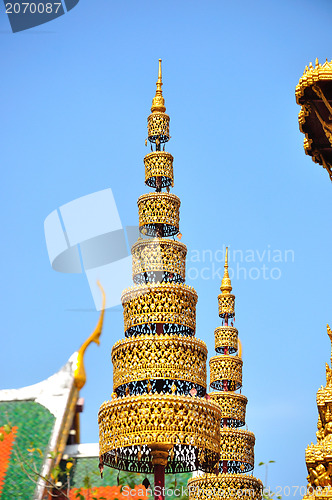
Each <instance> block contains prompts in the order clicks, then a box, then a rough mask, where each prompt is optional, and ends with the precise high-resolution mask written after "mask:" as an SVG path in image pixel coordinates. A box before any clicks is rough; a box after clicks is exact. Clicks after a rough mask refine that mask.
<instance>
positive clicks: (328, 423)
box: [304, 325, 332, 498]
mask: <svg viewBox="0 0 332 500" xmlns="http://www.w3.org/2000/svg"><path fill="white" fill-rule="evenodd" d="M327 334H328V336H329V337H330V340H331V343H332V332H331V330H330V327H329V325H327ZM331 363H332V353H331ZM317 408H318V413H319V417H318V423H317V432H316V437H317V444H313V443H311V445H309V446H308V447H307V449H306V451H305V461H306V465H307V469H308V477H307V479H308V483H309V485H310V486H311V487H313V488H316V487H326V486H332V460H331V458H332V369H331V368H330V367H329V365H328V364H326V386H325V387H323V386H321V387H320V388H319V389H318V391H317ZM317 496H319V495H317ZM317 496H316V495H314V497H315V498H316V497H317ZM330 496H331V493H330ZM304 498H309V497H304Z"/></svg>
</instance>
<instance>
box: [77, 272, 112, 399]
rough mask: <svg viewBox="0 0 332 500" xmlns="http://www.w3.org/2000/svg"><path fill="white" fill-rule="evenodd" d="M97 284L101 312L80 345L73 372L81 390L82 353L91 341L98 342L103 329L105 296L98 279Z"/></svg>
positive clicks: (83, 369)
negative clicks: (88, 334)
mask: <svg viewBox="0 0 332 500" xmlns="http://www.w3.org/2000/svg"><path fill="white" fill-rule="evenodd" d="M97 285H98V286H99V288H100V290H101V293H102V307H101V313H100V316H99V321H98V323H97V326H96V328H95V329H94V331H93V332H92V334H91V335H90V337H89V338H88V339H87V340H86V341H85V342H84V343H83V344H82V345H81V347H80V348H79V351H78V355H77V365H76V369H75V372H74V380H75V386H76V387H77V389H78V390H81V389H82V388H83V387H84V385H85V382H86V373H85V368H84V354H85V351H86V350H87V348H88V347H89V345H90V344H91V343H92V342H95V343H96V344H97V345H99V344H100V341H99V337H100V335H101V332H102V329H103V322H104V313H105V303H106V297H105V292H104V289H103V287H102V286H101V284H100V283H99V281H97Z"/></svg>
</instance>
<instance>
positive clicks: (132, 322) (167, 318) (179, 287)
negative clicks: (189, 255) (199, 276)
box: [121, 283, 197, 331]
mask: <svg viewBox="0 0 332 500" xmlns="http://www.w3.org/2000/svg"><path fill="white" fill-rule="evenodd" d="M121 301H122V305H123V317H124V329H125V331H127V330H128V329H129V328H132V327H134V326H136V325H142V324H148V323H175V324H179V325H184V326H186V327H188V328H190V329H191V330H193V331H195V328H196V303H197V293H196V292H195V290H194V289H193V288H192V287H190V286H188V285H184V284H180V283H176V284H173V283H156V284H155V283H151V284H147V285H137V286H133V287H131V288H129V289H127V290H125V291H124V292H123V294H122V296H121Z"/></svg>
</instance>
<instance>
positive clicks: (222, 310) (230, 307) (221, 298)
mask: <svg viewBox="0 0 332 500" xmlns="http://www.w3.org/2000/svg"><path fill="white" fill-rule="evenodd" d="M218 305H219V316H220V317H221V318H223V317H224V316H225V314H227V315H228V316H234V311H235V295H232V294H227V295H222V294H220V295H218Z"/></svg>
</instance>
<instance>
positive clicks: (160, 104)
mask: <svg viewBox="0 0 332 500" xmlns="http://www.w3.org/2000/svg"><path fill="white" fill-rule="evenodd" d="M162 84H163V82H162V74H161V59H159V70H158V80H157V83H156V85H157V90H156V95H155V97H154V98H153V99H152V106H151V111H152V113H165V111H166V106H165V99H164V98H163V91H162V88H161V87H162Z"/></svg>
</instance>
